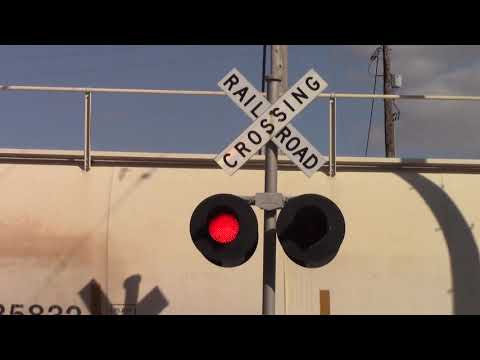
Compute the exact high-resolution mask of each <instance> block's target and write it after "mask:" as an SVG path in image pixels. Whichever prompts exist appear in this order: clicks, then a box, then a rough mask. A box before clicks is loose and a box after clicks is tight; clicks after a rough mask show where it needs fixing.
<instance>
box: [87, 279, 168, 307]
mask: <svg viewBox="0 0 480 360" xmlns="http://www.w3.org/2000/svg"><path fill="white" fill-rule="evenodd" d="M141 280H142V277H141V276H140V275H138V274H137V275H133V276H130V277H128V278H127V279H126V280H125V281H124V283H123V287H124V288H125V300H124V302H123V304H112V302H111V301H110V299H109V298H108V296H107V295H106V294H105V293H104V292H103V290H102V288H101V287H100V285H99V284H98V283H97V281H96V280H95V279H92V280H91V281H90V282H89V283H88V284H87V285H85V286H84V287H83V289H82V290H80V291H79V295H80V297H81V298H82V301H83V303H84V304H85V306H86V307H87V308H88V310H89V311H90V314H92V315H117V314H123V315H158V314H160V313H161V312H162V311H163V310H164V309H165V308H166V307H167V306H168V300H167V299H166V297H165V296H164V295H163V293H162V292H161V291H160V289H159V288H158V287H157V286H156V287H155V288H153V289H152V290H150V292H149V293H148V294H147V295H145V296H144V297H143V299H142V300H140V302H139V301H138V294H139V291H140V282H141Z"/></svg>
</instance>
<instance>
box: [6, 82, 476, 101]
mask: <svg viewBox="0 0 480 360" xmlns="http://www.w3.org/2000/svg"><path fill="white" fill-rule="evenodd" d="M0 90H3V91H46V92H83V93H85V92H91V93H112V94H113V93H117V94H159V95H201V96H224V95H226V94H225V93H224V92H223V91H206V90H168V89H122V88H95V87H61V86H27V85H0ZM263 94H264V95H265V93H263ZM318 97H319V98H329V99H333V98H335V99H342V98H343V99H393V100H447V101H480V96H452V95H409V94H405V95H383V94H355V93H322V94H319V95H318Z"/></svg>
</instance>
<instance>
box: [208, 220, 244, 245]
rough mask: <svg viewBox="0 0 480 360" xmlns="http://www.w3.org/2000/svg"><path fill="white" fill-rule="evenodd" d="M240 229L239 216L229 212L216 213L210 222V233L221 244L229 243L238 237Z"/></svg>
mask: <svg viewBox="0 0 480 360" xmlns="http://www.w3.org/2000/svg"><path fill="white" fill-rule="evenodd" d="M239 231H240V224H239V223H238V220H237V218H236V217H235V216H234V215H232V214H228V213H221V214H218V215H216V216H215V217H214V218H213V219H212V220H210V223H209V224H208V233H209V234H210V236H211V237H212V239H213V240H215V241H216V242H218V243H220V244H228V243H230V242H232V241H233V240H235V239H236V237H237V235H238V232H239Z"/></svg>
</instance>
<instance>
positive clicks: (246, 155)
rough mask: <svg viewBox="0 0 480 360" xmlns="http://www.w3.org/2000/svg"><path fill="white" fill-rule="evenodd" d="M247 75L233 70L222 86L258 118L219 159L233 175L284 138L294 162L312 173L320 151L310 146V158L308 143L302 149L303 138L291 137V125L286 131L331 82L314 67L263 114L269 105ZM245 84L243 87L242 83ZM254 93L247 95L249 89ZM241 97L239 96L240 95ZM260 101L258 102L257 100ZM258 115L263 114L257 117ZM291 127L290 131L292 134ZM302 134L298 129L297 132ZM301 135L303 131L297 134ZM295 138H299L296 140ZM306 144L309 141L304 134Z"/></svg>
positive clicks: (224, 167)
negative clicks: (265, 149) (262, 148)
mask: <svg viewBox="0 0 480 360" xmlns="http://www.w3.org/2000/svg"><path fill="white" fill-rule="evenodd" d="M243 79H244V78H243V76H241V74H240V73H239V72H238V71H237V70H236V69H233V70H232V71H230V72H229V73H228V74H227V75H226V76H225V77H224V78H223V79H222V80H221V81H220V82H219V86H220V87H221V88H222V89H224V91H226V93H227V94H229V97H231V98H233V99H234V101H235V102H236V103H237V105H239V106H241V107H244V108H246V109H247V110H249V113H250V114H251V115H253V116H254V117H256V120H255V122H254V123H253V124H252V125H250V126H249V127H248V128H247V129H246V130H245V131H244V132H243V133H242V134H241V135H240V136H239V137H237V138H236V139H235V140H234V141H233V142H232V143H231V144H230V145H229V146H227V148H226V149H225V150H223V151H222V152H221V153H220V154H218V155H217V157H216V158H215V161H216V162H217V163H218V165H220V167H221V168H222V169H223V170H224V171H225V172H226V173H227V174H229V175H233V174H234V173H235V172H236V171H237V170H238V169H240V167H241V166H242V165H243V164H245V163H246V162H247V160H248V159H250V158H251V157H252V156H253V155H254V154H256V153H257V152H258V150H260V148H261V147H262V146H264V145H265V144H266V143H267V142H268V141H270V140H274V139H275V140H274V141H276V142H278V141H280V147H281V148H282V149H283V148H285V150H286V152H285V153H286V154H288V155H289V157H290V158H296V160H295V161H294V162H295V163H296V164H297V165H299V163H301V165H299V167H300V168H301V169H302V170H303V171H304V172H306V170H307V172H306V173H307V174H308V173H310V170H312V169H313V168H314V167H316V166H317V163H318V162H319V161H320V158H318V157H317V158H316V159H315V154H314V153H313V151H312V149H314V150H315V151H314V152H315V153H318V151H317V150H316V149H315V148H313V146H311V145H310V150H311V151H310V156H308V157H307V154H308V150H309V148H308V147H306V146H304V147H302V148H300V147H299V146H300V144H301V139H300V137H298V136H297V137H295V138H293V137H292V138H290V139H289V140H286V138H288V137H291V128H290V129H289V128H287V130H285V131H283V129H285V127H286V126H287V125H288V123H289V122H290V121H292V120H293V118H294V117H295V116H297V115H298V114H299V113H300V112H301V111H302V110H303V109H304V108H305V107H306V106H307V105H308V104H310V103H311V102H312V101H313V100H314V99H315V98H316V97H317V95H318V94H319V93H321V92H322V91H323V90H324V89H325V88H326V87H327V83H326V82H325V81H324V80H323V79H322V78H321V77H320V75H318V74H317V73H316V72H315V71H314V70H313V69H312V70H310V71H308V72H307V73H306V74H305V75H304V76H303V77H302V78H301V79H300V80H299V81H298V82H297V83H296V84H295V85H293V86H292V87H291V88H290V90H288V91H287V92H286V93H285V94H284V95H283V96H282V97H280V98H279V99H278V100H277V101H276V102H275V104H273V105H270V106H268V107H267V109H266V110H265V111H264V112H263V113H260V112H258V111H259V108H260V107H261V106H265V105H264V104H268V102H266V103H265V102H264V101H262V100H261V99H260V98H259V97H258V94H255V93H253V94H252V89H253V87H252V86H251V85H250V86H248V83H247V82H246V80H245V81H242V82H241V81H240V80H243ZM239 85H240V86H242V87H240V86H239ZM249 89H250V94H249V96H248V98H247V93H248V90H249ZM237 97H238V98H237ZM256 98H257V99H259V100H260V101H255V99H256ZM257 114H259V115H258V116H257ZM288 130H289V131H290V134H288ZM297 133H298V132H297ZM297 135H299V134H297ZM293 139H297V140H295V141H293ZM302 139H303V140H304V141H303V145H306V144H307V142H306V140H305V139H304V138H303V137H302Z"/></svg>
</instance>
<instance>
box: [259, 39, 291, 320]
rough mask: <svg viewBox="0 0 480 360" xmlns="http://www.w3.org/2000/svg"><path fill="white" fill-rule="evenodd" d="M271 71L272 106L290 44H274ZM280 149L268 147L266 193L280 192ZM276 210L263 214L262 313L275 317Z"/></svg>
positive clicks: (283, 83)
mask: <svg viewBox="0 0 480 360" xmlns="http://www.w3.org/2000/svg"><path fill="white" fill-rule="evenodd" d="M270 53H271V71H270V76H267V78H266V80H267V84H268V87H267V99H268V101H269V102H270V103H271V104H273V103H275V101H277V99H278V98H280V97H281V96H282V94H283V93H284V92H285V91H286V90H287V86H288V79H287V78H288V72H287V65H288V60H287V58H288V56H287V54H288V48H287V45H271V51H270ZM277 163H278V149H277V146H276V145H275V144H274V143H273V142H271V141H269V142H268V143H267V145H266V146H265V192H266V193H276V192H277V172H278V165H277ZM276 223H277V210H265V211H264V236H263V299H262V314H263V315H275V274H276V258H275V255H276V245H277V231H276Z"/></svg>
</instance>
